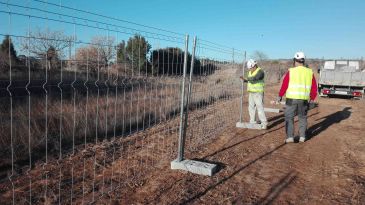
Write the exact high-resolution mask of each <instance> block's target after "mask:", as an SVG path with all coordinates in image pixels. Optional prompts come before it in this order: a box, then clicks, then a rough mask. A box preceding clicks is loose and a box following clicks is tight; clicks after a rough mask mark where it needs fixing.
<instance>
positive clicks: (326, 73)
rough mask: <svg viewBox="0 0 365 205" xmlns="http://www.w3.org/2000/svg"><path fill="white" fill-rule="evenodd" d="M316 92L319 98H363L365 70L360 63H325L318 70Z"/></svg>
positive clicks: (334, 61)
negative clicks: (338, 96) (337, 96)
mask: <svg viewBox="0 0 365 205" xmlns="http://www.w3.org/2000/svg"><path fill="white" fill-rule="evenodd" d="M318 91H319V95H320V96H334V95H342V96H350V97H356V98H363V97H364V91H365V70H361V69H360V61H352V60H332V61H325V62H324V65H323V67H322V68H321V69H320V70H319V80H318Z"/></svg>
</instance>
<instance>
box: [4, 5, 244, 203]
mask: <svg viewBox="0 0 365 205" xmlns="http://www.w3.org/2000/svg"><path fill="white" fill-rule="evenodd" d="M0 4H1V9H0V19H1V20H2V21H1V25H0V27H1V30H0V35H1V36H2V37H3V38H4V39H5V40H4V41H3V44H2V46H5V47H7V48H8V49H7V50H6V52H5V53H4V52H2V53H0V58H1V59H0V63H1V65H0V66H1V73H0V106H1V107H0V109H1V116H0V120H1V123H0V150H1V151H0V155H1V156H2V157H1V159H0V166H1V171H0V199H1V200H0V201H1V202H2V203H3V204H39V203H46V204H55V203H58V204H73V203H76V204H80V203H82V204H84V203H93V202H97V201H101V200H113V198H115V197H120V196H121V195H123V194H125V193H127V192H128V190H129V191H130V190H133V189H134V188H136V187H139V186H142V185H143V184H144V183H145V181H146V177H148V173H149V171H150V170H152V169H154V170H156V169H162V168H166V167H168V165H169V162H170V161H172V160H173V159H175V158H176V156H177V147H178V134H179V127H180V118H179V117H180V111H181V108H180V102H181V101H182V100H185V99H181V96H180V92H181V86H182V81H183V80H185V82H186V83H185V86H186V90H188V87H189V77H188V76H189V74H190V71H191V70H192V69H191V61H192V55H191V53H187V51H186V50H185V47H184V46H185V44H186V43H187V39H186V36H185V35H183V34H179V33H176V32H171V31H166V30H162V29H157V28H154V27H149V26H145V25H140V24H135V23H132V22H128V21H123V20H119V19H115V18H112V17H107V16H104V15H100V14H96V13H92V12H89V11H86V10H81V9H76V8H73V7H69V6H65V5H63V3H62V1H60V2H59V3H52V2H48V1H42V0H27V1H20V0H19V1H0ZM4 42H6V43H4ZM197 42H198V44H197V46H196V52H195V60H194V62H193V65H194V70H192V72H193V75H192V81H191V82H192V84H191V89H192V90H191V92H190V93H187V95H189V98H190V100H189V104H188V105H186V107H185V108H184V109H186V111H188V114H189V117H188V118H187V127H186V156H187V157H196V156H197V151H198V150H199V149H202V148H204V145H206V144H207V143H209V142H211V141H212V140H213V139H214V138H215V137H217V136H218V135H219V133H220V132H222V131H223V130H224V129H226V128H227V126H234V123H235V122H236V121H237V119H238V118H239V112H238V110H239V100H240V81H239V78H238V75H239V74H240V69H241V68H242V64H240V63H242V61H243V52H238V51H234V50H232V49H231V48H227V47H225V46H221V45H218V44H214V43H212V42H209V41H204V40H200V39H198V41H197ZM189 46H190V47H191V43H190V44H189ZM12 47H14V48H16V49H17V50H19V51H18V55H16V54H15V55H14V52H13V50H14V49H13V48H12ZM185 55H187V58H186V59H187V62H186V64H187V75H186V76H187V77H186V78H185V79H183V66H184V57H185ZM237 62H239V63H237ZM187 95H186V96H187ZM222 110H225V112H222Z"/></svg>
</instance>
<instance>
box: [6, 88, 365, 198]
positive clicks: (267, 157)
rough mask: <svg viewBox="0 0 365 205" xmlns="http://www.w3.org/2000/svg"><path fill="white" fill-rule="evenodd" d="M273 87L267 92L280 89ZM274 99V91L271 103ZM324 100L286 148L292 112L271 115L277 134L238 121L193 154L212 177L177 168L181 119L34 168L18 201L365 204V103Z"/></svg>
mask: <svg viewBox="0 0 365 205" xmlns="http://www.w3.org/2000/svg"><path fill="white" fill-rule="evenodd" d="M267 87H268V88H267V90H266V92H267V93H276V92H277V90H278V89H279V87H278V85H275V86H267ZM273 97H274V95H272V96H269V95H267V96H266V99H265V101H266V102H265V104H266V105H267V106H266V107H272V106H270V105H269V103H268V102H269V101H270V100H272V99H273ZM318 103H319V106H318V107H317V108H314V109H312V110H310V111H309V113H308V133H309V137H310V139H309V140H308V141H306V142H305V143H293V144H284V139H285V133H284V132H285V125H284V117H283V114H282V113H279V114H276V113H268V114H267V115H268V118H269V122H270V124H269V127H268V130H248V129H239V128H235V126H234V124H232V126H230V127H229V128H228V129H226V130H225V131H224V132H223V133H222V134H220V135H219V136H218V137H216V138H212V139H211V141H209V143H208V144H202V145H201V147H198V148H197V149H196V150H195V151H194V152H192V153H189V156H194V157H195V158H196V159H198V160H203V161H209V162H215V163H217V164H218V165H219V167H220V170H219V172H218V173H217V174H215V175H214V176H212V177H207V176H199V175H195V174H191V173H187V172H184V171H177V170H171V169H170V161H171V160H172V159H174V157H175V156H176V148H177V144H176V139H177V130H178V129H177V128H178V120H177V119H176V120H172V121H170V122H169V124H168V129H166V125H163V124H161V125H157V126H156V127H155V128H153V129H151V130H148V132H147V133H145V134H141V135H138V136H133V137H134V141H128V142H127V143H125V142H123V140H121V141H118V142H102V143H99V144H97V145H88V146H87V147H85V148H82V149H80V150H81V151H79V152H77V153H76V154H75V155H73V156H69V157H65V158H64V159H62V160H55V159H54V160H50V162H49V163H48V164H41V163H38V164H36V165H35V167H34V168H33V169H32V170H27V168H24V169H23V174H21V173H20V174H19V176H13V177H12V183H13V185H14V194H15V198H16V201H15V204H25V203H27V202H29V201H27V200H28V199H27V197H28V196H29V195H30V194H31V195H32V202H33V204H40V203H42V204H43V203H44V204H58V203H60V204H71V203H74V204H81V203H83V202H87V203H88V202H91V201H94V204H331V205H332V204H364V201H365V139H364V137H365V134H364V133H365V127H364V124H365V111H364V109H365V100H351V99H339V98H318ZM246 107H247V103H246V104H245V111H246ZM246 115H247V112H246ZM246 117H247V116H246ZM296 124H297V123H296ZM161 130H164V132H165V135H161ZM166 136H169V137H168V138H166ZM125 140H127V139H125ZM95 153H97V154H95ZM126 153H127V155H126ZM146 156H147V157H146ZM93 170H94V171H93ZM71 176H72V177H71ZM30 179H31V180H30ZM126 179H128V180H126ZM71 180H72V182H71ZM118 182H119V185H118ZM29 184H31V187H32V189H31V190H32V192H31V193H30V192H29V190H30V188H29ZM11 187H12V184H11V183H10V182H9V181H6V182H2V183H0V199H1V200H0V201H2V204H11V202H12V193H13V191H12V188H11ZM45 187H46V190H44V189H45ZM59 190H61V192H60V193H58V191H59ZM70 190H74V191H72V192H71V193H70ZM92 190H94V191H92ZM43 193H47V194H43ZM58 195H61V196H62V198H60V197H57V196H58Z"/></svg>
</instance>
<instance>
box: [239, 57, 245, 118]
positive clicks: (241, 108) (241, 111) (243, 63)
mask: <svg viewBox="0 0 365 205" xmlns="http://www.w3.org/2000/svg"><path fill="white" fill-rule="evenodd" d="M245 63H246V51H245V53H244V58H243V62H242V78H244V77H245ZM243 83H244V81H243V79H242V84H241V107H240V123H242V122H243V94H244V91H243V89H244V85H243Z"/></svg>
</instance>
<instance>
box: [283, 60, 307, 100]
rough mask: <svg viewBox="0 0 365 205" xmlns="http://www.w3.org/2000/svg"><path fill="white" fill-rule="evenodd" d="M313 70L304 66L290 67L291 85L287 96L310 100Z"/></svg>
mask: <svg viewBox="0 0 365 205" xmlns="http://www.w3.org/2000/svg"><path fill="white" fill-rule="evenodd" d="M312 78H313V71H312V69H310V68H306V67H304V66H297V67H295V68H289V86H288V89H287V90H286V98H289V99H298V100H309V98H310V91H311V87H312Z"/></svg>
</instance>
